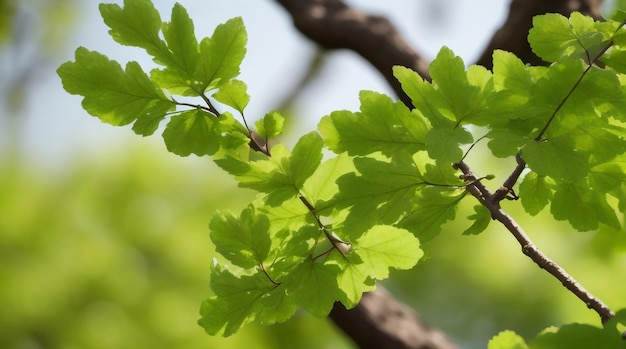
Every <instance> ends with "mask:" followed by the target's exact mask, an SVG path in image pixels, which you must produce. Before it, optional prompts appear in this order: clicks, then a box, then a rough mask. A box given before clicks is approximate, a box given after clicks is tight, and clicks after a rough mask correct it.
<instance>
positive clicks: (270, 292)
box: [198, 263, 296, 337]
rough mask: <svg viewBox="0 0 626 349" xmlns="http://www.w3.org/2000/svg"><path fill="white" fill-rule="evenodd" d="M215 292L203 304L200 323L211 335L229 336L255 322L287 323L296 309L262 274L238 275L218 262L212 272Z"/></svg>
mask: <svg viewBox="0 0 626 349" xmlns="http://www.w3.org/2000/svg"><path fill="white" fill-rule="evenodd" d="M211 289H212V290H213V291H214V292H215V296H214V297H211V298H209V299H207V300H205V301H204V302H203V303H202V306H201V308H200V315H201V318H200V320H198V324H199V325H200V326H201V327H202V328H204V330H205V331H206V332H207V333H208V334H210V335H222V336H224V337H228V336H230V335H232V334H234V333H235V332H237V331H238V330H239V329H240V328H241V327H242V326H243V325H245V324H247V323H250V322H252V321H257V322H259V323H273V322H279V321H285V320H287V319H288V318H290V317H291V316H292V315H293V314H294V313H295V310H296V306H295V304H294V303H293V302H292V301H291V300H290V298H289V297H287V294H286V293H285V289H284V287H281V285H278V286H276V285H274V284H273V283H271V282H270V281H269V280H268V279H267V277H266V276H265V275H263V273H262V272H260V271H257V272H256V273H255V274H254V275H243V276H236V275H234V274H233V273H231V272H230V271H229V270H228V269H225V268H223V267H221V266H220V265H219V264H217V263H215V264H214V265H213V266H212V269H211ZM268 308H269V309H272V311H271V312H270V311H268V310H267V309H268Z"/></svg>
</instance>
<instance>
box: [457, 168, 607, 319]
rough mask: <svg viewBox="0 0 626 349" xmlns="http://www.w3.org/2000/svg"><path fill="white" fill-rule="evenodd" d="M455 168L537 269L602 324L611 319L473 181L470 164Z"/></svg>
mask: <svg viewBox="0 0 626 349" xmlns="http://www.w3.org/2000/svg"><path fill="white" fill-rule="evenodd" d="M455 167H456V168H458V169H459V170H461V172H463V174H464V177H465V178H466V180H468V181H470V184H468V185H467V190H468V191H469V192H470V194H472V195H473V196H474V197H475V198H476V199H478V201H480V203H481V204H482V205H484V206H485V207H486V208H487V209H488V210H489V212H491V217H492V218H493V219H495V220H497V221H498V222H500V223H502V225H504V226H505V227H506V228H507V230H508V231H509V232H511V234H513V236H514V237H515V239H516V240H517V242H518V243H519V244H520V246H521V247H522V252H523V253H524V254H525V255H526V256H528V257H529V258H530V259H531V260H532V261H533V262H535V263H536V264H537V265H538V266H539V267H540V268H542V269H544V270H546V271H547V272H548V273H550V274H551V275H552V276H554V277H555V278H556V279H557V280H559V281H560V282H561V283H562V284H563V286H565V287H566V288H567V289H568V290H570V291H571V292H572V293H573V294H574V295H575V296H576V297H578V298H579V299H580V300H582V301H583V302H584V303H585V304H586V305H587V308H589V309H593V310H595V311H596V313H598V315H600V319H601V320H602V323H605V322H606V321H608V320H609V319H610V318H612V317H613V316H615V313H613V311H611V309H610V308H609V307H608V306H606V305H605V304H604V303H602V301H600V300H599V299H598V298H596V297H595V296H594V295H593V294H591V293H590V292H589V291H587V290H586V289H585V288H584V287H583V286H582V285H581V284H579V283H578V282H577V281H576V280H575V279H574V278H573V277H572V276H571V275H569V274H568V273H567V272H566V271H565V269H563V268H561V267H560V266H559V265H558V264H556V263H555V262H554V261H553V260H551V259H550V258H548V257H547V256H546V255H545V254H543V252H541V251H540V250H539V248H537V246H536V245H535V244H534V243H533V242H532V241H531V240H530V237H528V235H527V234H526V233H525V232H524V230H523V229H522V228H521V227H520V226H519V225H518V224H517V222H515V220H513V218H511V216H509V215H508V214H507V213H506V212H504V210H502V208H501V207H500V201H498V200H495V199H494V197H493V195H491V194H490V193H489V191H488V190H487V189H486V188H484V186H482V184H480V181H477V180H476V177H475V176H474V174H473V173H472V171H471V170H470V168H469V166H467V164H465V163H464V162H460V163H458V164H455Z"/></svg>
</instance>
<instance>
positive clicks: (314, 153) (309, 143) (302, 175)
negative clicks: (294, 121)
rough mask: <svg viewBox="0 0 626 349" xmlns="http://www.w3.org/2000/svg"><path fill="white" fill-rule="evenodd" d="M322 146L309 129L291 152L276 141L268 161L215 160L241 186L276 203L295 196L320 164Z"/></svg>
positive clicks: (230, 158)
mask: <svg viewBox="0 0 626 349" xmlns="http://www.w3.org/2000/svg"><path fill="white" fill-rule="evenodd" d="M322 146H323V143H322V140H321V138H320V136H319V135H318V134H317V132H310V133H308V134H306V135H304V136H302V137H301V138H300V140H298V142H297V143H296V145H295V146H294V149H293V152H292V153H291V154H289V151H288V150H287V149H286V148H285V146H283V145H282V144H279V145H277V146H276V147H274V148H273V149H272V157H271V158H270V159H268V160H258V161H252V162H250V163H247V162H244V161H241V160H238V159H235V158H233V157H226V158H223V159H218V160H215V162H216V163H217V164H218V165H219V166H221V167H222V168H223V169H225V170H226V171H228V172H229V173H231V174H233V175H235V177H236V179H237V181H238V182H239V185H240V186H241V187H245V188H251V189H255V190H258V191H260V192H263V193H268V194H269V195H268V196H267V200H268V203H269V204H270V205H271V206H277V205H280V204H281V203H282V202H283V201H285V200H287V199H290V198H292V197H295V196H297V195H298V193H299V191H300V189H302V186H303V184H304V182H305V181H306V179H307V178H309V177H310V176H311V175H312V174H313V172H315V169H316V168H317V167H318V166H319V164H320V161H321V159H322Z"/></svg>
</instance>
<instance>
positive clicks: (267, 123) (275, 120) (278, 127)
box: [254, 111, 285, 140]
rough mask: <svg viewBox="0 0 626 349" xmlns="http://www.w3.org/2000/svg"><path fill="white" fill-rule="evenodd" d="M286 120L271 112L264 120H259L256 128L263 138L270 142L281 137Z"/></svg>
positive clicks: (275, 112)
mask: <svg viewBox="0 0 626 349" xmlns="http://www.w3.org/2000/svg"><path fill="white" fill-rule="evenodd" d="M284 123H285V118H284V117H283V116H282V115H280V113H278V112H277V111H271V112H269V113H267V114H265V116H264V117H263V119H260V120H257V122H256V123H255V124H254V125H255V126H256V130H257V133H258V134H260V135H261V137H263V139H266V140H269V139H272V138H274V137H277V136H278V135H280V133H281V132H282V131H283V124H284Z"/></svg>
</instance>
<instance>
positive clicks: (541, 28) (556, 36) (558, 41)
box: [528, 13, 580, 62]
mask: <svg viewBox="0 0 626 349" xmlns="http://www.w3.org/2000/svg"><path fill="white" fill-rule="evenodd" d="M528 42H529V43H530V47H531V48H532V50H533V52H534V53H535V54H536V55H537V56H539V57H540V58H541V59H543V60H544V61H546V62H554V61H556V60H558V59H559V58H560V57H561V56H565V55H571V54H572V53H574V51H575V50H576V49H577V48H579V47H580V46H578V43H577V41H576V36H575V35H574V33H573V32H572V29H571V27H570V23H569V21H568V20H567V18H565V17H564V16H563V15H561V14H557V13H547V14H543V15H539V16H535V17H534V18H533V27H532V28H531V29H530V32H529V33H528Z"/></svg>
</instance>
